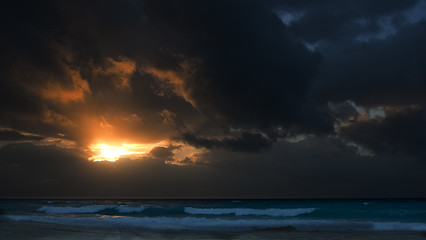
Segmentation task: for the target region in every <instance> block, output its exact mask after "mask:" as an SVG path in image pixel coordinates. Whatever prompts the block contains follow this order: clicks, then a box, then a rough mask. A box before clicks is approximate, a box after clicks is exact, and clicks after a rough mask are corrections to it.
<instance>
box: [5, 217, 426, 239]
mask: <svg viewBox="0 0 426 240" xmlns="http://www.w3.org/2000/svg"><path fill="white" fill-rule="evenodd" d="M0 239H2V240H12V239H14V240H18V239H19V240H21V239H22V240H23V239H45V240H50V239H52V240H53V239H55V240H68V239H108V240H115V239H130V240H139V239H153V240H154V239H157V240H158V239H283V240H285V239H289V240H290V239H312V240H320V239H321V240H327V239H330V240H337V239H347V240H361V239H362V240H379V239H380V240H425V239H426V234H425V233H421V232H299V231H286V230H284V231H276V230H275V231H274V230H269V231H267V230H265V231H250V232H235V233H234V232H224V233H217V232H185V231H183V232H155V231H144V230H139V229H114V228H108V229H100V228H95V229H93V228H86V227H79V226H69V225H60V224H50V223H38V222H11V221H4V220H3V221H0Z"/></svg>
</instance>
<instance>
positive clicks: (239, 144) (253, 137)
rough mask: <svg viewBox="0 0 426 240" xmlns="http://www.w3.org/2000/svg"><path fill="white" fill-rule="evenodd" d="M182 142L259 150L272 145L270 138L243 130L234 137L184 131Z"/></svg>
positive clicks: (199, 146)
mask: <svg viewBox="0 0 426 240" xmlns="http://www.w3.org/2000/svg"><path fill="white" fill-rule="evenodd" d="M179 140H182V141H183V142H185V143H188V144H190V145H192V146H195V147H197V148H207V149H214V148H225V149H229V150H232V151H244V152H259V151H261V150H264V149H266V148H269V147H271V146H272V142H273V141H272V140H271V139H269V138H267V137H265V136H263V135H262V134H259V133H249V132H243V133H242V134H241V135H240V136H238V137H236V138H229V137H226V138H223V139H215V138H213V139H212V138H205V137H197V136H195V135H193V134H191V133H184V134H182V136H181V139H179Z"/></svg>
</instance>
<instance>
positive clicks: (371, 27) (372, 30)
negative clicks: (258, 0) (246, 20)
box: [271, 0, 418, 43]
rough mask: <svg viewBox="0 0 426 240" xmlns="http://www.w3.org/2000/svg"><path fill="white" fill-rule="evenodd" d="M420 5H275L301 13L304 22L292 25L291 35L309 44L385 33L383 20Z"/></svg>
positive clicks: (353, 2)
mask: <svg viewBox="0 0 426 240" xmlns="http://www.w3.org/2000/svg"><path fill="white" fill-rule="evenodd" d="M417 2H418V1H416V0H410V1H384V0H378V1H368V0H365V1H356V0H350V1H271V5H272V6H273V7H275V8H276V9H277V10H282V11H287V12H301V13H302V16H301V17H300V19H298V20H297V21H295V22H294V23H292V24H291V26H290V28H291V31H292V32H293V33H294V34H296V35H297V36H298V37H300V38H301V39H302V40H304V41H307V42H311V43H314V42H318V41H321V40H332V41H339V40H342V39H352V38H355V37H357V36H359V35H365V34H377V33H380V32H381V31H382V27H381V26H380V20H383V19H381V18H383V17H389V16H390V18H391V19H390V21H399V19H400V18H403V17H402V16H401V15H400V14H401V12H402V11H403V10H405V9H409V8H411V7H413V6H414V5H415V4H416V3H417Z"/></svg>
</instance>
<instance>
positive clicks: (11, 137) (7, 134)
mask: <svg viewBox="0 0 426 240" xmlns="http://www.w3.org/2000/svg"><path fill="white" fill-rule="evenodd" d="M43 138H44V137H42V136H34V135H22V134H20V133H18V132H15V131H10V130H5V131H0V141H23V140H29V141H40V140H43Z"/></svg>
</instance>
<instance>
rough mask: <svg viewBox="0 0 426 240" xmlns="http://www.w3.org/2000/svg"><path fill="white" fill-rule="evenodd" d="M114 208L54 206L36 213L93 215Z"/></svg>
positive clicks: (103, 206) (42, 208)
mask: <svg viewBox="0 0 426 240" xmlns="http://www.w3.org/2000/svg"><path fill="white" fill-rule="evenodd" d="M114 207H116V206H108V205H88V206H81V207H70V206H64V207H55V206H43V207H41V208H39V209H37V211H39V212H45V213H95V212H99V211H102V210H105V209H107V208H114Z"/></svg>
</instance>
